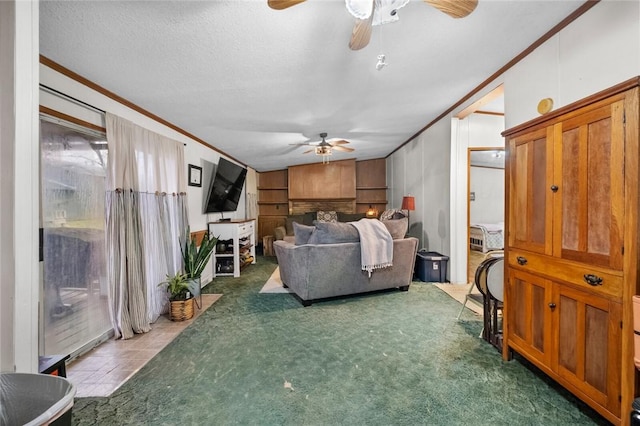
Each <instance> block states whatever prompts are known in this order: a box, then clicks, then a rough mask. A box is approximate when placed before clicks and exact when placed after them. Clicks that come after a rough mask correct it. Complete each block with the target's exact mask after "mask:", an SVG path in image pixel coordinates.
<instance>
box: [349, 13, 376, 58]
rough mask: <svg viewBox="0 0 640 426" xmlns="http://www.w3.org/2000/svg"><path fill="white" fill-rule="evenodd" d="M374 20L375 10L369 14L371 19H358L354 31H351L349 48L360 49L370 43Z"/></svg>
mask: <svg viewBox="0 0 640 426" xmlns="http://www.w3.org/2000/svg"><path fill="white" fill-rule="evenodd" d="M372 22H373V12H372V13H371V16H369V19H356V23H355V25H354V26H353V32H352V33H351V40H349V49H351V50H360V49H362V48H363V47H365V46H366V45H367V44H369V40H371V23H372Z"/></svg>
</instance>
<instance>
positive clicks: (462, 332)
mask: <svg viewBox="0 0 640 426" xmlns="http://www.w3.org/2000/svg"><path fill="white" fill-rule="evenodd" d="M275 267H276V264H275V259H274V258H268V257H267V258H265V257H259V258H258V263H257V264H256V265H252V266H251V267H249V268H247V269H246V270H244V271H243V273H242V277H240V278H217V279H216V280H215V281H214V282H213V283H212V284H210V285H208V286H207V287H205V289H204V292H205V293H223V294H224V296H223V297H222V298H221V299H220V300H219V301H218V302H217V303H215V304H214V305H213V306H212V307H211V308H209V309H208V310H207V311H205V312H204V313H203V314H202V315H201V316H200V317H199V318H198V319H197V320H196V321H195V322H194V323H193V324H192V325H191V326H190V327H188V328H187V329H186V330H185V331H184V332H183V333H182V334H181V335H180V336H179V337H178V338H176V340H174V341H173V342H172V343H171V344H170V345H169V346H167V347H166V348H165V349H164V350H162V352H160V353H159V354H158V355H157V356H156V357H155V358H153V359H152V360H151V361H150V362H149V363H148V364H147V365H146V366H145V367H144V368H142V370H141V371H140V372H139V373H138V374H136V375H135V376H134V377H133V378H132V379H131V380H129V381H128V382H127V383H125V384H124V385H123V386H122V387H121V388H120V389H119V390H118V391H116V392H115V393H114V394H113V395H112V396H111V397H109V398H79V399H77V400H76V404H75V406H74V407H73V423H74V424H79V425H93V424H118V425H124V424H149V425H170V424H171V425H173V424H186V425H227V424H242V425H251V424H255V425H274V424H278V425H279V424H286V425H305V424H307V425H337V424H350V425H419V424H429V425H462V424H480V425H488V424H491V425H498V424H500V425H568V424H573V425H575V424H585V425H586V424H605V423H606V422H604V421H603V420H602V419H601V418H599V417H597V416H596V415H594V414H593V412H592V411H591V410H589V409H588V408H586V407H585V406H584V405H583V404H581V403H580V402H579V401H577V400H576V399H575V398H574V397H572V396H571V395H570V394H568V393H567V392H566V391H564V390H562V389H561V388H559V387H558V386H557V385H555V383H553V382H552V381H550V380H548V379H545V378H544V376H541V375H538V374H536V373H535V371H533V369H530V368H527V366H526V365H525V363H524V361H511V362H507V363H505V362H503V361H502V360H501V358H500V355H499V354H498V352H497V351H496V349H495V348H493V347H492V346H490V345H489V344H488V343H486V342H484V341H483V340H481V339H479V338H478V337H477V336H478V334H479V333H480V330H481V328H482V324H481V322H480V320H479V319H478V317H476V316H475V315H473V313H471V311H468V310H467V311H466V312H465V313H464V314H463V317H462V321H460V322H457V321H456V319H455V317H456V315H457V312H458V310H459V308H460V304H459V303H458V302H456V301H455V300H453V299H451V298H450V297H449V296H448V295H446V294H445V293H443V292H442V291H441V290H439V289H438V288H436V287H435V286H433V285H430V284H426V283H421V282H414V283H413V284H412V286H411V288H410V290H409V292H406V293H405V292H400V291H391V292H385V293H378V294H375V295H367V296H358V297H351V298H344V299H339V300H332V301H328V302H322V303H317V304H314V305H313V306H311V307H308V308H303V307H302V305H301V304H300V303H299V302H298V301H296V300H295V299H294V298H293V297H292V296H291V295H289V294H259V293H258V292H259V291H260V288H261V287H262V285H263V284H264V283H265V282H266V281H267V279H268V278H269V276H270V275H271V273H272V272H273V270H274V269H275ZM327 267H330V265H327ZM285 384H290V388H289V387H286V386H285Z"/></svg>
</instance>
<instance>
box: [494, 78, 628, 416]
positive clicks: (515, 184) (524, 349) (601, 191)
mask: <svg viewBox="0 0 640 426" xmlns="http://www.w3.org/2000/svg"><path fill="white" fill-rule="evenodd" d="M639 83H640V78H638V77H636V78H633V79H631V80H628V81H626V82H624V83H621V84H619V85H617V86H614V87H612V88H610V89H608V90H605V91H603V92H600V93H597V94H595V95H593V96H590V97H588V98H586V99H583V100H581V101H578V102H575V103H573V104H571V105H567V106H565V107H563V108H560V109H558V110H556V111H553V112H550V113H547V114H545V115H543V116H541V117H538V118H536V119H534V120H531V121H529V122H527V123H524V124H522V125H519V126H517V127H514V128H512V129H509V130H507V131H505V132H504V133H503V135H504V136H505V137H506V146H507V156H506V158H507V167H506V173H505V174H506V193H507V195H506V197H507V198H506V210H507V212H506V216H505V217H506V222H507V223H506V232H507V234H506V240H505V241H506V244H505V245H506V247H505V250H506V253H505V256H506V259H507V262H505V277H506V281H505V282H506V286H505V301H504V324H503V332H504V334H503V336H504V340H503V356H504V358H505V359H508V358H510V357H511V355H512V353H513V351H515V352H517V353H519V354H520V355H522V356H524V357H525V358H527V359H528V360H530V361H531V362H532V363H534V364H535V365H536V366H538V367H539V368H540V369H541V370H542V371H543V372H544V373H546V374H548V375H549V376H550V377H552V378H553V379H555V380H556V381H557V382H559V383H560V384H562V385H563V386H564V387H566V388H567V389H568V390H570V391H571V392H572V393H574V394H575V395H576V396H578V397H579V398H580V399H582V400H583V401H585V402H586V403H587V404H589V405H590V406H591V407H593V408H594V409H595V410H597V411H598V412H599V413H601V414H602V415H603V416H604V417H605V418H607V419H608V420H609V421H611V422H613V423H615V424H628V423H629V412H630V410H631V403H632V401H633V398H634V397H635V393H636V388H635V381H636V371H635V368H634V364H633V349H634V348H633V315H632V301H631V298H632V296H633V295H634V294H637V293H638V292H639V286H638V268H639V266H640V264H639V258H638V256H639V255H640V251H639V250H638V245H639V244H638V242H639V238H638V230H639V223H638V222H639V220H640V218H639V217H638V203H639V201H640V197H639V187H638V160H639V158H640V150H639V146H638V144H639V142H638V139H639V130H638V129H639V128H638V123H639V115H640V113H639V109H638V86H639ZM639 355H640V354H639Z"/></svg>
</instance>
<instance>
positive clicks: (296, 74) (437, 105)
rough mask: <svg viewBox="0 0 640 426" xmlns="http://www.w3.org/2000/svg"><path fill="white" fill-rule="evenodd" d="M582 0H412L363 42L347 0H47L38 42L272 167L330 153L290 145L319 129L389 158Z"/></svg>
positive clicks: (58, 58)
mask: <svg viewBox="0 0 640 426" xmlns="http://www.w3.org/2000/svg"><path fill="white" fill-rule="evenodd" d="M582 3H583V2H582V1H577V0H576V1H573V0H555V1H553V0H543V1H538V0H537V1H522V0H517V1H513V0H512V1H495V0H480V2H479V4H478V7H477V8H476V10H475V11H474V12H473V13H472V14H471V15H469V16H468V17H466V18H463V19H452V18H450V17H448V16H447V15H445V14H443V13H441V12H439V11H438V10H436V9H434V8H432V7H430V6H429V5H427V4H426V3H424V2H422V1H418V0H412V1H411V2H410V3H409V4H408V5H407V6H405V7H404V8H403V9H401V10H400V11H399V16H400V20H399V21H398V22H396V23H392V24H387V25H383V26H379V27H374V28H373V34H372V37H371V42H370V44H369V45H368V46H367V47H366V48H364V49H362V50H359V51H351V50H349V48H348V43H349V38H350V36H351V30H352V27H353V23H354V19H353V18H352V17H351V16H350V15H349V14H348V12H347V11H346V9H345V5H344V1H343V0H308V1H306V2H304V3H302V4H299V5H297V6H294V7H292V8H289V9H286V10H281V11H276V10H272V9H270V8H269V7H267V4H266V0H244V1H238V0H235V1H193V2H191V1H179V2H169V1H149V2H147V1H127V2H120V1H43V2H41V3H40V50H41V53H42V54H43V55H44V56H46V57H48V58H49V59H51V60H53V61H55V62H57V63H59V64H61V65H63V66H65V67H67V68H69V69H71V70H72V71H74V72H76V73H78V74H80V75H82V76H83V77H86V78H87V79H89V80H91V81H93V82H95V83H96V84H98V85H100V86H102V87H104V88H106V89H108V90H110V91H112V92H114V93H116V94H118V95H120V96H122V97H124V98H126V99H127V100H129V101H131V102H133V103H134V104H137V105H138V106H140V107H142V108H144V109H146V110H148V111H150V112H152V113H153V114H156V115H158V116H160V117H162V118H163V119H165V120H167V121H169V122H171V123H173V124H175V125H177V126H179V127H181V128H183V129H184V130H186V131H188V132H190V133H192V134H194V135H195V136H197V137H199V138H201V139H203V140H204V141H206V142H207V143H209V144H211V145H213V146H215V147H216V148H218V149H220V150H221V151H223V152H225V153H227V154H229V155H231V156H232V157H234V158H236V159H238V160H239V161H241V162H244V163H245V164H247V165H248V166H250V167H253V168H255V169H256V170H258V171H267V170H275V169H282V168H286V167H287V166H289V165H293V164H302V163H310V162H318V161H319V158H318V157H316V156H315V155H314V154H302V152H304V151H306V150H307V149H306V147H295V146H291V145H290V144H292V143H300V142H306V141H319V137H318V134H319V133H320V132H327V133H328V134H329V136H328V139H329V140H330V139H331V138H339V139H346V140H348V141H350V142H351V143H350V144H349V145H347V146H349V147H351V148H355V151H354V152H353V153H341V152H334V155H333V156H332V160H340V159H347V158H356V159H358V160H365V159H371V158H380V157H385V156H387V155H388V154H389V153H391V152H392V151H393V150H394V149H396V148H397V147H398V146H400V145H401V144H402V143H404V142H405V141H407V140H408V139H409V138H410V137H411V136H412V135H414V134H415V133H416V132H417V131H419V130H420V129H421V128H423V127H424V126H425V125H426V124H428V123H429V122H431V121H432V120H433V119H434V118H436V117H437V116H439V115H440V114H441V113H442V112H444V111H445V110H447V109H448V108H449V107H450V106H452V105H453V104H454V103H456V102H457V101H458V100H460V99H461V98H462V97H464V96H465V95H466V94H467V93H469V92H470V91H471V90H472V89H474V88H475V87H476V86H478V85H479V84H480V83H481V82H483V81H484V80H485V79H486V78H488V77H489V76H490V75H492V74H493V73H494V72H496V71H497V70H498V69H500V68H501V67H502V66H503V65H505V64H506V63H507V62H509V61H510V60H511V59H513V58H514V57H515V56H516V55H518V54H519V53H520V52H522V51H523V50H525V49H526V48H527V47H528V46H530V45H531V44H532V43H533V42H534V41H536V40H537V39H538V38H539V37H540V36H542V35H543V34H544V33H546V32H547V31H548V30H550V29H551V28H552V27H553V26H555V25H556V24H558V23H559V22H560V21H561V20H562V19H564V18H565V17H566V16H567V15H569V14H570V13H571V12H573V11H574V10H575V9H577V8H578V7H579V6H581V5H582ZM381 53H382V54H385V55H386V61H387V63H388V65H387V66H386V67H385V68H383V69H382V70H380V71H377V70H376V67H375V64H376V62H377V56H378V55H379V54H381Z"/></svg>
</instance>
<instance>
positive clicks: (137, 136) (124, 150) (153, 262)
mask: <svg viewBox="0 0 640 426" xmlns="http://www.w3.org/2000/svg"><path fill="white" fill-rule="evenodd" d="M106 123H107V141H108V143H109V168H108V173H107V253H108V258H107V262H108V263H107V277H108V282H109V304H110V311H111V321H112V323H113V327H114V330H115V331H116V334H117V335H118V337H122V338H124V339H128V338H130V337H133V335H134V333H145V332H147V331H149V330H151V325H150V324H151V323H152V322H154V321H155V320H156V319H157V318H158V316H160V314H162V313H163V312H164V311H166V308H167V296H166V292H165V291H164V289H163V288H161V287H159V286H158V284H159V283H160V282H162V281H163V280H165V278H166V276H167V274H174V273H175V272H177V271H178V270H180V269H181V268H182V260H181V259H182V256H181V254H180V245H179V241H180V239H181V238H182V234H183V233H184V231H185V230H186V225H187V221H188V219H187V212H186V173H185V163H184V146H183V144H182V143H180V142H177V141H174V140H172V139H169V138H167V137H164V136H161V135H159V134H156V133H153V132H151V131H148V130H146V129H143V128H142V127H139V126H137V125H135V124H133V123H131V122H129V121H127V120H125V119H123V118H120V117H117V116H115V115H113V114H110V113H107V115H106Z"/></svg>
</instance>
